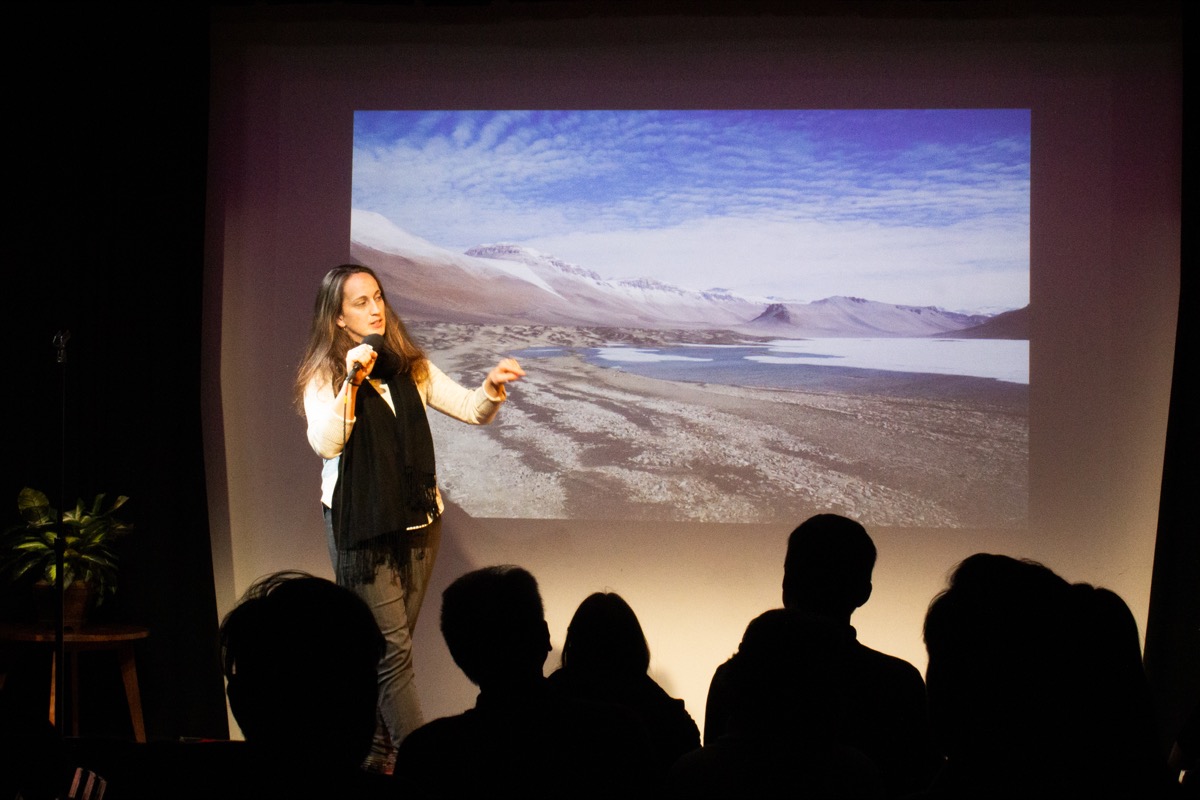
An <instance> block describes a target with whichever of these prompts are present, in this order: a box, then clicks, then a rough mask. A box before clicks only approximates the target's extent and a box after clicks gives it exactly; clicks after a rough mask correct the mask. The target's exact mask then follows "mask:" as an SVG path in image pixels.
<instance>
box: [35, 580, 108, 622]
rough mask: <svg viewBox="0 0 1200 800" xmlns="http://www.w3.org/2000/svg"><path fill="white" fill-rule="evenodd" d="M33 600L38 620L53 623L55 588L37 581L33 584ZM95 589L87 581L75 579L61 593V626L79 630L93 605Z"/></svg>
mask: <svg viewBox="0 0 1200 800" xmlns="http://www.w3.org/2000/svg"><path fill="white" fill-rule="evenodd" d="M33 588H34V598H35V600H34V602H35V604H36V606H37V616H38V622H40V623H42V624H45V625H53V624H54V607H55V596H54V592H55V588H54V586H53V585H51V584H49V583H45V582H42V581H39V582H38V583H36V584H35V585H34V587H33ZM95 595H96V591H95V588H94V587H93V586H92V584H90V583H88V582H87V581H75V582H74V583H72V584H71V585H70V586H68V587H67V590H66V591H65V592H64V593H63V627H64V628H70V629H72V630H79V629H80V628H82V627H83V626H84V625H85V624H87V619H88V614H90V613H91V610H92V606H93V605H94V602H93V601H94V600H95Z"/></svg>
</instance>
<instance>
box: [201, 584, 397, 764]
mask: <svg viewBox="0 0 1200 800" xmlns="http://www.w3.org/2000/svg"><path fill="white" fill-rule="evenodd" d="M220 637H221V658H222V661H223V665H224V670H225V677H226V679H227V681H228V693H229V707H230V709H231V710H232V711H233V716H234V718H235V719H236V720H237V722H238V725H240V726H241V728H242V732H243V733H244V734H245V736H246V741H247V742H250V743H252V744H257V745H262V746H265V747H268V748H275V749H278V750H279V751H281V752H285V753H287V754H288V755H289V757H291V756H294V757H295V758H296V760H300V759H307V760H309V761H308V764H307V766H309V767H312V768H321V767H325V768H330V769H341V768H345V769H354V768H356V767H357V766H358V765H359V764H360V763H361V762H362V760H363V758H364V757H365V756H366V754H367V751H368V750H369V749H370V745H371V738H372V736H373V734H374V731H375V713H376V711H375V708H376V693H377V674H376V672H377V668H378V664H379V659H380V657H381V656H382V654H383V649H384V640H383V635H382V634H381V633H380V632H379V626H378V625H377V624H376V622H375V618H374V616H373V615H372V614H371V610H370V608H368V607H367V605H366V603H364V602H363V601H362V600H361V599H359V598H358V597H357V596H356V595H355V594H354V593H353V592H351V591H349V590H348V589H345V588H343V587H340V586H338V585H336V584H334V583H332V582H331V581H328V580H325V579H323V578H316V577H313V576H312V575H308V574H305V573H301V572H281V573H277V574H274V575H271V576H268V577H266V578H263V579H261V580H259V581H258V582H257V583H255V584H254V585H253V586H251V587H250V589H249V590H248V591H247V592H246V595H245V596H244V597H243V598H242V600H241V602H240V603H239V604H238V606H237V607H236V608H235V609H234V610H233V611H231V612H230V613H229V615H228V616H226V617H225V621H224V622H223V623H222V624H221V632H220ZM290 760H291V758H289V761H290ZM281 768H282V765H281Z"/></svg>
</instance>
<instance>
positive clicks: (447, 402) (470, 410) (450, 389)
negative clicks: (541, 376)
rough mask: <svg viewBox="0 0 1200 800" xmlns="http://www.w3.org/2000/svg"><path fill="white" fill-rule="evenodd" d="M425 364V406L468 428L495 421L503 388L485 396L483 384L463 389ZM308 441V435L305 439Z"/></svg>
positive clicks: (503, 396) (440, 372)
mask: <svg viewBox="0 0 1200 800" xmlns="http://www.w3.org/2000/svg"><path fill="white" fill-rule="evenodd" d="M426 363H427V364H428V366H429V377H428V378H426V379H425V381H424V382H423V383H422V385H421V396H422V398H423V399H424V400H425V404H426V405H427V406H429V407H430V408H433V409H436V410H437V411H440V412H442V413H443V414H445V415H446V416H448V417H453V418H454V419H457V420H461V421H463V422H467V423H470V424H471V425H487V424H488V423H489V422H491V421H492V420H493V419H495V418H496V413H497V412H498V411H499V410H500V405H501V404H502V403H503V402H504V401H505V400H506V399H507V398H508V393H507V392H506V391H505V390H504V387H503V386H501V387H499V388H500V393H499V395H497V396H493V395H491V394H489V393H488V390H487V384H486V381H485V382H484V383H483V384H481V385H480V386H479V387H478V388H475V389H466V388H464V387H462V386H460V385H458V383H456V382H455V381H454V380H453V379H452V378H450V377H449V376H448V375H446V373H444V372H442V371H441V370H440V369H438V368H437V366H435V365H434V364H433V363H432V362H426ZM311 439H312V434H311V433H310V434H309V440H310V441H311Z"/></svg>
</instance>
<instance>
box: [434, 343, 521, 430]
mask: <svg viewBox="0 0 1200 800" xmlns="http://www.w3.org/2000/svg"><path fill="white" fill-rule="evenodd" d="M427 363H428V365H429V377H428V378H427V379H426V380H425V382H424V384H423V385H422V386H421V389H422V392H421V395H422V397H423V398H424V399H425V404H426V405H428V406H429V407H430V408H434V409H436V410H438V411H440V412H442V413H443V414H445V415H447V416H450V417H454V418H455V419H458V420H462V421H463V422H467V423H470V424H472V425H486V424H488V423H489V422H491V421H492V420H493V419H494V418H495V417H496V412H497V411H499V410H500V404H501V403H503V402H504V401H505V400H506V399H507V398H508V391H507V389H506V387H507V385H508V384H509V383H512V382H513V381H517V380H520V379H521V377H523V376H524V375H525V370H523V369H521V366H520V365H519V364H518V363H517V362H516V361H515V360H513V359H511V358H506V359H504V360H502V361H501V362H500V363H499V364H497V365H496V367H495V368H493V369H492V371H491V372H489V373H488V376H487V379H486V380H485V381H484V382H483V385H482V386H479V387H478V388H476V389H466V388H464V387H462V386H460V385H459V384H457V383H455V382H454V380H453V379H451V378H450V377H449V376H447V375H446V373H444V372H442V371H441V370H440V369H438V368H437V366H436V365H435V364H433V363H432V362H427Z"/></svg>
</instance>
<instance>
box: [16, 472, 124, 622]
mask: <svg viewBox="0 0 1200 800" xmlns="http://www.w3.org/2000/svg"><path fill="white" fill-rule="evenodd" d="M104 498H105V495H103V494H99V495H96V497H95V499H94V500H93V501H92V503H91V505H90V506H88V505H84V502H83V500H79V501H78V502H77V503H76V504H75V508H74V509H72V510H68V511H67V512H66V513H64V514H63V528H64V531H65V539H64V542H65V545H66V549H65V551H64V555H63V576H62V577H63V586H64V587H66V588H65V590H64V591H65V592H66V595H67V600H66V607H67V608H70V609H71V613H67V612H66V611H64V616H65V624H66V625H68V626H70V627H78V626H79V625H81V624H82V622H83V619H82V617H83V615H84V614H86V613H87V611H88V610H89V608H90V606H91V605H92V603H93V599H94V603H95V605H99V604H101V603H103V602H104V600H105V598H106V597H111V596H112V594H113V593H114V592H115V591H116V589H117V555H116V552H115V550H114V544H115V543H116V541H117V540H118V539H119V538H121V537H122V536H124V535H125V534H126V533H128V532H129V531H130V530H132V529H133V526H132V525H130V524H129V523H127V522H123V521H121V520H119V519H117V518H116V517H115V516H114V513H115V512H116V511H117V509H119V508H120V507H121V506H123V505H125V503H126V501H128V500H129V498H128V497H125V496H121V497H118V498H117V499H116V500H114V501H113V502H112V503H110V504H109V505H108V506H107V507H106V506H105V505H104ZM17 510H18V511H19V512H20V514H21V517H22V518H23V520H24V522H21V523H18V524H16V525H13V526H11V527H9V528H8V529H6V530H5V531H4V533H3V534H0V573H2V574H6V575H9V576H10V577H11V578H12V579H13V580H21V579H23V578H24V579H32V580H33V581H34V582H35V583H37V584H44V585H45V586H46V587H47V590H48V589H49V588H51V587H53V586H54V583H55V578H56V577H57V570H58V565H57V559H56V556H55V552H54V546H55V543H56V542H57V540H58V510H57V509H55V508H52V507H51V506H50V501H49V500H48V499H47V498H46V495H45V494H43V493H42V492H39V491H37V490H36V489H30V488H28V487H26V488H24V489H22V490H21V491H20V493H19V494H18V495H17ZM51 607H53V606H51ZM75 607H77V609H76V608H75Z"/></svg>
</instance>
